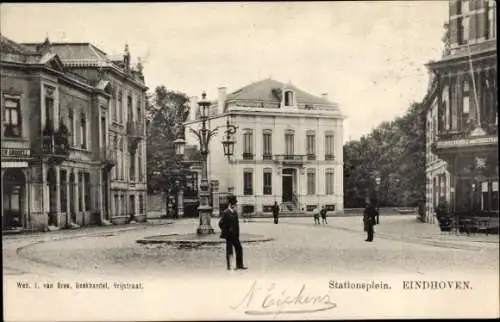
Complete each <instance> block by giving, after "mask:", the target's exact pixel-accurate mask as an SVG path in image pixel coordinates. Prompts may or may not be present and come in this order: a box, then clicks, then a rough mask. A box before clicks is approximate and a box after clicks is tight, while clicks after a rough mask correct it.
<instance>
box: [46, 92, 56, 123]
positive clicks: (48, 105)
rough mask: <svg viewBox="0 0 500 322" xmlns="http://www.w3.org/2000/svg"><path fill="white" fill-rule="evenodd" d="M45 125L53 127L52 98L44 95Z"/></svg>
mask: <svg viewBox="0 0 500 322" xmlns="http://www.w3.org/2000/svg"><path fill="white" fill-rule="evenodd" d="M45 126H46V127H48V128H49V129H53V128H54V99H53V98H52V97H51V96H45Z"/></svg>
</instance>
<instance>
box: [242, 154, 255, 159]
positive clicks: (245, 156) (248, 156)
mask: <svg viewBox="0 0 500 322" xmlns="http://www.w3.org/2000/svg"><path fill="white" fill-rule="evenodd" d="M243 160H253V153H247V152H245V153H243Z"/></svg>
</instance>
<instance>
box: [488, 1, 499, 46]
mask: <svg viewBox="0 0 500 322" xmlns="http://www.w3.org/2000/svg"><path fill="white" fill-rule="evenodd" d="M485 15H486V28H485V37H486V39H494V38H496V36H497V34H496V32H497V8H496V1H495V0H489V1H488V6H487V8H486V12H485Z"/></svg>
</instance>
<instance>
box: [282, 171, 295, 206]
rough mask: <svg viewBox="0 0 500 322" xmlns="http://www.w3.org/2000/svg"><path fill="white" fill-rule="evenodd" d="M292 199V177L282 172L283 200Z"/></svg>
mask: <svg viewBox="0 0 500 322" xmlns="http://www.w3.org/2000/svg"><path fill="white" fill-rule="evenodd" d="M287 201H293V177H292V175H286V174H283V202H287Z"/></svg>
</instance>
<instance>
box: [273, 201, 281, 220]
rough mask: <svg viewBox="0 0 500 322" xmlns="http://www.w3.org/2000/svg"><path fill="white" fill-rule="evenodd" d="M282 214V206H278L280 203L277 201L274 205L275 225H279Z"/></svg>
mask: <svg viewBox="0 0 500 322" xmlns="http://www.w3.org/2000/svg"><path fill="white" fill-rule="evenodd" d="M279 214H280V206H278V203H277V202H276V201H275V202H274V205H273V217H274V223H275V224H277V223H278V216H279Z"/></svg>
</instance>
